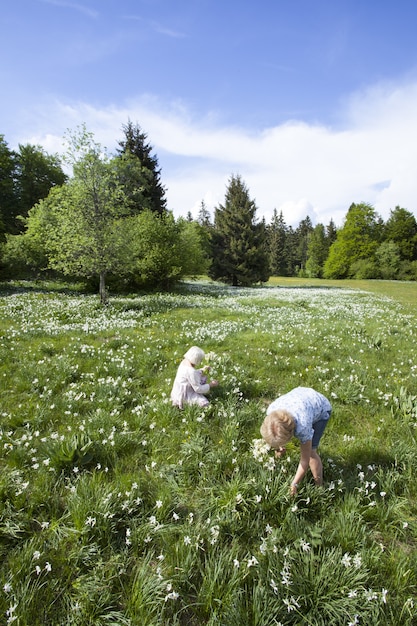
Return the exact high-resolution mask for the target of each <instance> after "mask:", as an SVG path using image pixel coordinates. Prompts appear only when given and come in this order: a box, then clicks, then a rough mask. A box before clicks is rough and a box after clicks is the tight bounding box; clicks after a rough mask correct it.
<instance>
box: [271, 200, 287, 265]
mask: <svg viewBox="0 0 417 626" xmlns="http://www.w3.org/2000/svg"><path fill="white" fill-rule="evenodd" d="M287 232H288V227H287V224H286V223H285V219H284V214H283V212H282V211H280V213H279V215H278V212H277V210H276V209H274V212H273V215H272V220H271V223H270V224H269V226H268V227H267V236H268V248H269V263H270V271H271V274H272V275H273V276H286V275H287V263H286V258H285V242H286V237H287Z"/></svg>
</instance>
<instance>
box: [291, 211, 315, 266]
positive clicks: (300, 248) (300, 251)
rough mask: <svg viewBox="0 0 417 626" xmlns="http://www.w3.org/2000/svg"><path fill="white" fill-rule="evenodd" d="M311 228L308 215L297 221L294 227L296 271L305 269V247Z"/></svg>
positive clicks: (306, 246)
mask: <svg viewBox="0 0 417 626" xmlns="http://www.w3.org/2000/svg"><path fill="white" fill-rule="evenodd" d="M312 230H313V224H312V222H311V219H310V217H309V216H308V215H307V217H306V218H305V219H303V220H301V222H300V223H299V225H298V226H297V228H296V229H295V232H294V236H295V248H296V266H297V273H298V272H300V271H303V270H305V266H306V263H307V256H308V255H307V248H308V241H309V237H310V234H311V232H312Z"/></svg>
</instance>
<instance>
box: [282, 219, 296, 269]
mask: <svg viewBox="0 0 417 626" xmlns="http://www.w3.org/2000/svg"><path fill="white" fill-rule="evenodd" d="M297 244H298V242H297V237H296V234H295V231H294V229H293V227H292V226H289V227H288V229H287V233H286V237H285V248H284V258H285V265H286V270H285V274H284V276H295V275H296V274H297V270H298V257H297Z"/></svg>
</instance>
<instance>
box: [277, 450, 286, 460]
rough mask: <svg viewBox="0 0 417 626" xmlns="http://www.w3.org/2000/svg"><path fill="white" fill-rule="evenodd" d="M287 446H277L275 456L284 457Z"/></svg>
mask: <svg viewBox="0 0 417 626" xmlns="http://www.w3.org/2000/svg"><path fill="white" fill-rule="evenodd" d="M286 450H287V448H277V450H275V456H276V457H277V458H278V459H280V458H281V457H282V455H283V454H285V452H286Z"/></svg>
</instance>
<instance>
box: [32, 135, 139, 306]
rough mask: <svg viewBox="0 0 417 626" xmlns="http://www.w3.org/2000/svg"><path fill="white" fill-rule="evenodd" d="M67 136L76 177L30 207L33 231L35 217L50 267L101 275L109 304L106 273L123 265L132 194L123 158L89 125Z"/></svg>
mask: <svg viewBox="0 0 417 626" xmlns="http://www.w3.org/2000/svg"><path fill="white" fill-rule="evenodd" d="M67 141H68V150H67V155H66V158H67V160H68V162H69V163H71V164H72V166H73V177H72V178H71V180H70V181H69V182H68V183H67V184H66V185H64V186H62V187H60V188H56V189H53V190H52V193H50V194H49V196H48V198H46V199H45V200H41V201H40V202H39V203H38V205H37V206H36V208H35V210H33V211H31V212H30V215H29V218H28V231H29V232H30V231H31V221H33V220H34V221H35V222H37V223H38V224H39V225H42V232H43V236H44V241H45V247H46V253H47V257H48V262H49V267H51V268H52V269H54V270H57V271H59V272H62V273H64V274H66V275H76V276H83V277H88V278H91V277H93V278H98V280H99V293H100V298H101V302H102V303H105V302H106V300H107V293H106V276H107V275H108V274H109V273H110V272H117V271H119V270H120V269H121V267H122V264H123V250H124V247H125V240H126V238H127V236H128V233H127V228H125V222H124V221H123V218H124V217H126V216H127V215H128V214H129V198H128V197H127V196H126V195H125V193H124V189H123V186H122V184H121V183H120V180H119V172H120V160H117V159H113V160H110V159H109V157H108V156H107V154H106V152H105V151H104V150H103V149H102V147H101V146H100V145H99V144H98V143H96V142H95V141H94V138H93V135H92V133H89V132H87V130H86V129H85V126H83V127H82V128H81V129H79V130H78V132H76V133H74V134H71V133H69V134H68V135H67ZM35 230H36V229H35ZM32 232H33V229H32Z"/></svg>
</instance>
